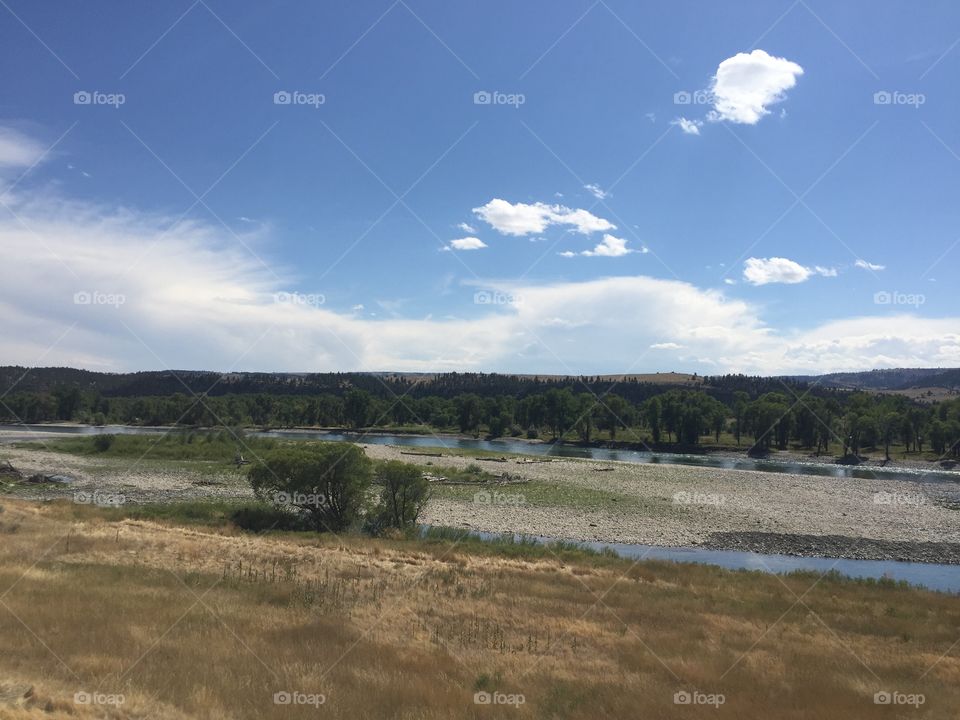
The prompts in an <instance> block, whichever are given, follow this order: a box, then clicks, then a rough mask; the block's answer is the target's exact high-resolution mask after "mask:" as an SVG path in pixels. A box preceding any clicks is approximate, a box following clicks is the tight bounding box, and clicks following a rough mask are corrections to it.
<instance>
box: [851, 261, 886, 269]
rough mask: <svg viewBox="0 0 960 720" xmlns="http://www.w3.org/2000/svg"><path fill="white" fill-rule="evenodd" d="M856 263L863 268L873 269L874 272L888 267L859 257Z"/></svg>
mask: <svg viewBox="0 0 960 720" xmlns="http://www.w3.org/2000/svg"><path fill="white" fill-rule="evenodd" d="M854 265H855V266H856V267H858V268H861V269H862V270H871V271H874V272H876V271H879V270H886V269H887V266H886V265H877V264H876V263H872V262H867V261H866V260H863V259H862V258H857V261H856V262H855V263H854Z"/></svg>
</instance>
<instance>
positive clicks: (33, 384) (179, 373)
mask: <svg viewBox="0 0 960 720" xmlns="http://www.w3.org/2000/svg"><path fill="white" fill-rule="evenodd" d="M784 382H786V383H787V384H788V385H789V386H791V387H792V388H794V389H796V390H798V391H803V390H804V389H806V382H805V381H802V380H785V379H780V378H763V377H749V376H746V375H726V376H719V377H699V376H697V375H688V374H679V373H651V374H647V375H591V376H581V377H565V376H533V375H506V374H499V373H456V372H453V373H437V374H428V373H422V374H418V373H249V372H244V373H218V372H210V371H196V370H176V371H146V372H135V373H104V372H92V371H89V370H77V369H74V368H56V367H49V368H25V367H19V366H7V367H0V393H2V392H6V391H7V390H12V392H14V393H50V392H53V391H55V390H64V389H73V388H76V389H78V390H81V391H84V392H87V391H89V392H94V393H97V394H99V395H102V396H103V397H163V396H170V395H173V394H176V393H183V394H187V395H191V394H207V395H210V396H223V395H246V394H268V395H318V394H333V395H341V396H342V395H344V394H346V393H347V392H349V391H350V390H352V389H360V390H366V391H368V392H369V393H371V394H372V395H375V396H382V397H391V396H394V395H404V394H405V395H407V396H409V397H426V396H433V397H441V398H452V397H456V396H458V395H462V394H464V393H474V394H476V395H478V396H480V397H501V396H513V397H516V398H521V397H526V396H529V395H534V394H538V393H542V392H545V391H547V390H550V389H553V388H556V389H561V390H562V389H565V388H566V389H570V390H574V391H578V392H580V391H586V390H588V389H589V390H591V391H593V392H595V393H598V394H600V393H604V392H607V391H609V390H611V389H615V390H616V392H617V394H619V395H621V396H623V397H624V398H626V399H628V400H631V401H633V402H641V401H643V400H646V399H648V398H649V397H651V396H653V395H656V394H658V393H660V392H663V391H664V390H666V389H680V388H686V389H697V390H703V391H704V392H706V393H708V394H710V395H712V396H714V397H716V398H717V399H720V400H727V399H729V398H730V397H732V395H733V393H734V392H736V391H745V392H747V393H749V394H750V395H751V396H756V395H760V394H762V393H764V392H768V391H776V390H783V389H784Z"/></svg>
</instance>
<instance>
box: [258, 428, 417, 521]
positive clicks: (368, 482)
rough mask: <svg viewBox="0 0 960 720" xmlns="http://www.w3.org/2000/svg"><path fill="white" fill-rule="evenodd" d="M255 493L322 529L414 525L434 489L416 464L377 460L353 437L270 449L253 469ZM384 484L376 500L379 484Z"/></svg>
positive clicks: (291, 514) (288, 513) (260, 497)
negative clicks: (375, 485)
mask: <svg viewBox="0 0 960 720" xmlns="http://www.w3.org/2000/svg"><path fill="white" fill-rule="evenodd" d="M249 478H250V484H251V486H252V487H253V491H254V493H255V495H256V496H257V497H258V498H259V499H261V500H263V501H265V502H268V503H270V504H271V505H273V506H274V508H275V509H276V510H277V511H279V512H280V513H282V514H286V515H290V516H292V517H293V518H296V519H303V520H306V524H307V525H308V526H309V527H310V528H312V529H313V530H316V531H317V532H323V531H331V532H339V531H341V530H346V529H348V528H358V527H363V528H365V529H367V530H368V531H370V532H374V533H381V532H383V531H385V530H387V529H390V528H394V529H397V530H410V529H412V528H414V527H415V526H416V522H417V517H418V516H419V515H420V512H421V510H422V509H423V506H424V505H425V504H426V501H427V499H428V495H429V487H428V483H427V481H426V480H425V479H424V477H423V472H422V471H421V470H420V468H418V467H417V466H415V465H408V464H407V463H402V462H397V461H389V462H382V463H377V464H374V463H373V462H372V461H371V460H370V458H368V457H367V456H366V454H365V453H364V452H363V449H362V448H360V447H359V446H357V445H354V444H351V443H311V444H303V445H292V446H290V445H288V446H284V447H282V448H278V449H276V450H272V451H270V452H268V453H266V454H265V455H264V456H263V457H262V458H260V459H258V460H257V461H256V463H255V464H254V465H253V466H252V467H251V468H250V470H249ZM374 483H377V484H379V485H380V492H379V497H378V498H377V500H376V502H374V501H373V500H372V498H373V496H374V493H373V484H374Z"/></svg>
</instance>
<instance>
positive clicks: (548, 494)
mask: <svg viewBox="0 0 960 720" xmlns="http://www.w3.org/2000/svg"><path fill="white" fill-rule="evenodd" d="M430 487H431V491H432V493H433V496H434V497H437V498H444V499H449V500H463V501H465V502H471V501H472V500H473V497H474V495H475V494H476V493H477V492H479V491H481V490H485V491H487V492H494V491H496V492H498V493H508V494H511V495H515V494H519V495H522V496H523V504H524V505H532V506H534V507H570V508H577V509H580V510H599V509H610V508H622V509H630V510H638V509H644V510H647V511H650V510H652V509H654V507H655V505H654V502H653V501H652V500H650V499H645V498H640V497H636V496H633V495H624V494H622V493H617V492H611V491H608V490H597V489H594V488H588V487H583V486H580V485H574V484H568V483H562V484H561V483H551V482H543V481H531V482H525V483H517V484H503V485H500V484H487V483H483V484H479V485H477V486H476V487H474V486H470V485H440V484H436V483H435V484H432V485H431V486H430Z"/></svg>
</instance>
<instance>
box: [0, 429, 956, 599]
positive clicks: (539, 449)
mask: <svg viewBox="0 0 960 720" xmlns="http://www.w3.org/2000/svg"><path fill="white" fill-rule="evenodd" d="M0 427H2V426H0ZM8 427H9V428H10V430H9V431H8V432H7V433H5V435H4V437H3V440H4V441H5V442H15V441H23V440H32V439H36V438H37V437H40V436H38V435H37V433H53V434H57V435H97V434H103V433H113V434H158V433H160V434H162V433H165V432H168V431H169V430H170V428H158V427H140V426H132V425H107V426H104V427H91V426H86V425H12V426H8ZM249 434H250V435H252V436H254V437H268V438H277V439H286V440H297V439H299V440H325V441H346V442H357V443H365V444H370V445H398V446H402V447H411V448H445V449H448V450H455V449H459V450H487V451H490V452H494V453H503V454H525V455H550V456H556V457H572V458H587V459H592V460H600V461H621V462H634V463H651V464H664V465H693V466H697V467H710V468H721V469H730V470H762V471H764V472H770V473H787V474H791V475H814V476H818V477H835V478H847V477H856V478H874V477H877V478H884V479H890V480H904V481H913V482H916V481H919V480H921V479H922V480H923V481H925V482H929V481H940V482H949V483H960V472H948V471H942V470H938V471H924V470H909V469H904V468H896V469H893V468H890V469H888V468H876V467H871V468H862V467H855V466H850V465H836V464H831V463H816V462H799V461H779V460H758V459H753V458H748V457H742V458H740V457H720V456H715V455H688V454H678V453H662V452H641V451H637V450H610V449H607V448H590V447H580V446H576V445H553V444H549V443H535V442H526V441H523V440H516V439H501V440H479V439H470V438H458V437H454V436H448V435H437V436H429V435H391V434H388V433H349V432H327V431H319V430H266V431H254V432H250V433H249ZM477 534H479V535H480V536H481V537H491V536H489V535H487V534H485V533H477ZM537 539H538V540H540V541H544V542H548V541H550V540H552V539H553V538H537ZM582 544H583V545H584V546H586V547H590V548H593V549H597V550H599V549H601V548H603V547H609V548H611V549H613V550H615V551H616V552H617V553H618V554H619V555H621V556H623V557H629V558H641V557H642V558H649V559H655V560H671V561H675V562H695V563H705V564H709V565H717V566H720V567H724V568H730V569H746V570H761V571H764V572H774V573H786V572H795V571H799V570H806V571H812V572H818V573H824V572H828V571H830V570H835V571H837V572H839V573H840V574H842V575H847V576H850V577H856V578H876V579H879V578H882V577H887V578H891V579H893V580H905V581H906V582H908V583H910V584H911V585H922V586H925V587H928V588H930V589H931V590H939V591H943V592H952V593H960V566H957V565H938V564H934V563H911V562H899V561H892V560H890V561H887V560H844V559H835V558H819V557H795V556H791V555H766V554H760V553H751V552H742V551H731V550H704V549H702V548H668V547H657V546H651V545H629V544H623V543H603V542H585V543H582Z"/></svg>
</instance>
